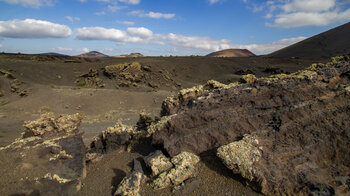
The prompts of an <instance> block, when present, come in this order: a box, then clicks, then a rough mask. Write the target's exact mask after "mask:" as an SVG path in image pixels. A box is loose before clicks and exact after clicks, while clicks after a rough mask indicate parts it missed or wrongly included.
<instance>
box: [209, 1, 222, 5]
mask: <svg viewBox="0 0 350 196" xmlns="http://www.w3.org/2000/svg"><path fill="white" fill-rule="evenodd" d="M222 1H223V0H209V3H210V4H215V3H219V2H222Z"/></svg>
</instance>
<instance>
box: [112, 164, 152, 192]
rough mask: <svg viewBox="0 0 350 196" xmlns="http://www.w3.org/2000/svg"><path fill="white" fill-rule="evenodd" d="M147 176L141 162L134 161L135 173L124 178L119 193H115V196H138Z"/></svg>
mask: <svg viewBox="0 0 350 196" xmlns="http://www.w3.org/2000/svg"><path fill="white" fill-rule="evenodd" d="M144 179H145V176H144V174H143V171H142V168H141V164H140V162H139V161H137V160H134V168H133V171H132V172H130V173H129V174H128V175H127V176H125V177H124V178H123V180H122V181H121V182H120V184H119V186H118V189H117V191H116V192H115V193H114V195H115V196H117V195H118V196H119V195H122V196H138V195H140V194H139V191H140V188H141V185H142V183H143V182H144Z"/></svg>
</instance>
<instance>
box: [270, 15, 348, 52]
mask: <svg viewBox="0 0 350 196" xmlns="http://www.w3.org/2000/svg"><path fill="white" fill-rule="evenodd" d="M349 35H350V22H348V23H346V24H344V25H341V26H339V27H336V28H334V29H331V30H329V31H326V32H323V33H321V34H318V35H315V36H313V37H310V38H308V39H306V40H304V41H301V42H298V43H296V44H293V45H291V46H288V47H286V48H283V49H281V50H278V51H276V52H273V53H271V54H269V55H267V56H269V57H278V58H290V57H300V58H325V57H326V58H328V57H332V56H337V55H347V54H349V53H350V36H349Z"/></svg>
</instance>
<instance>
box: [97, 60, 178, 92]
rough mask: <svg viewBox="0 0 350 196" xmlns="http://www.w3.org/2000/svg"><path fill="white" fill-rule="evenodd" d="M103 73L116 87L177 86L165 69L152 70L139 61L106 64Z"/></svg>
mask: <svg viewBox="0 0 350 196" xmlns="http://www.w3.org/2000/svg"><path fill="white" fill-rule="evenodd" d="M103 73H104V75H105V76H106V77H108V78H109V79H113V80H115V82H116V86H117V87H140V86H144V87H147V86H148V87H151V88H159V87H161V86H163V87H174V88H175V87H177V86H178V85H177V83H176V82H175V81H174V80H173V79H172V77H173V76H172V75H171V74H170V73H169V72H168V71H166V70H163V71H158V72H154V71H152V67H151V66H148V65H141V64H140V63H139V62H132V63H122V64H116V65H108V66H106V67H105V68H104V72H103Z"/></svg>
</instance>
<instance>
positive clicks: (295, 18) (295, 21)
mask: <svg viewBox="0 0 350 196" xmlns="http://www.w3.org/2000/svg"><path fill="white" fill-rule="evenodd" d="M346 20H350V9H348V10H346V11H344V12H340V13H339V12H337V11H332V12H323V13H313V12H311V13H308V12H295V13H290V14H280V15H278V16H277V18H276V19H275V20H274V22H273V23H272V24H271V23H267V25H269V26H275V27H285V28H292V27H302V26H324V25H329V24H332V23H335V22H339V21H346Z"/></svg>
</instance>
